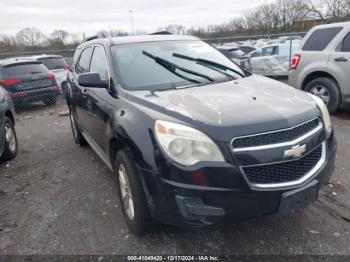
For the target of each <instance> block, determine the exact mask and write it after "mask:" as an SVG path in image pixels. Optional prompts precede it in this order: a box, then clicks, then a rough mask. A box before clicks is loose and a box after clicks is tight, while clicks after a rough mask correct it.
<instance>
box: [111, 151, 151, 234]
mask: <svg viewBox="0 0 350 262" xmlns="http://www.w3.org/2000/svg"><path fill="white" fill-rule="evenodd" d="M114 166H115V170H114V172H115V174H116V177H117V188H118V197H119V201H120V204H121V207H122V211H123V215H124V219H125V222H126V224H127V225H128V228H129V230H130V231H131V232H132V233H133V234H134V235H135V236H142V235H144V234H146V233H151V232H154V230H155V226H156V224H157V223H156V222H155V220H154V219H153V218H152V217H151V214H150V212H149V208H148V204H147V201H146V196H145V193H144V190H143V188H142V182H141V179H140V174H139V171H138V169H137V167H136V165H135V162H134V158H133V156H132V154H131V153H130V151H129V150H128V149H122V150H120V151H119V152H118V153H117V156H116V160H115V165H114ZM123 177H124V178H123ZM123 181H124V182H123ZM123 184H124V185H127V184H129V185H128V186H126V187H125V188H128V189H127V190H126V191H127V194H129V195H128V196H126V195H125V191H123ZM130 192H131V194H130ZM130 199H131V201H132V206H133V208H132V209H133V212H131V211H130V209H131V208H130V206H131V205H130V201H129V200H130Z"/></svg>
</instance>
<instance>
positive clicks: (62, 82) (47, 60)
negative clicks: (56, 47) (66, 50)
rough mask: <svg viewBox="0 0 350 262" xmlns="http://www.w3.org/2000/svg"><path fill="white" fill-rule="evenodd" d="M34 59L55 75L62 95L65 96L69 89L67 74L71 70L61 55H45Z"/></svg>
mask: <svg viewBox="0 0 350 262" xmlns="http://www.w3.org/2000/svg"><path fill="white" fill-rule="evenodd" d="M32 58H33V59H35V60H37V61H40V62H42V63H43V64H44V65H45V66H46V67H47V68H48V69H49V70H50V72H51V73H52V74H54V75H55V78H56V82H57V85H58V87H59V88H60V91H61V94H62V95H65V92H66V88H67V72H68V70H69V68H70V67H69V65H68V63H67V62H66V60H65V59H64V58H63V57H62V56H60V55H45V54H44V55H39V56H33V57H32Z"/></svg>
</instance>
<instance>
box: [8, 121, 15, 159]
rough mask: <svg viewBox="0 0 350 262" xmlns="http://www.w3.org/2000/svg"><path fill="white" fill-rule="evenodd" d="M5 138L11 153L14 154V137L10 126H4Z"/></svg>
mask: <svg viewBox="0 0 350 262" xmlns="http://www.w3.org/2000/svg"><path fill="white" fill-rule="evenodd" d="M5 138H6V142H7V144H8V145H9V149H10V151H11V152H12V153H14V152H16V136H15V133H14V131H13V129H12V127H11V125H10V124H8V123H6V124H5Z"/></svg>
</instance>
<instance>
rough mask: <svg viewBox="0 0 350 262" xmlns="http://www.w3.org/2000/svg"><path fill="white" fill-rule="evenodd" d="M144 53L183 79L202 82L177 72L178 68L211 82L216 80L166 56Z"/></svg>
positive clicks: (143, 52)
mask: <svg viewBox="0 0 350 262" xmlns="http://www.w3.org/2000/svg"><path fill="white" fill-rule="evenodd" d="M142 54H144V55H145V56H148V57H149V58H151V59H153V60H154V61H155V62H156V63H158V64H159V65H161V66H163V67H164V68H165V69H167V70H169V71H170V72H172V73H173V74H175V75H177V76H179V77H181V78H183V79H186V80H188V81H191V82H194V83H197V84H201V82H200V81H197V80H194V79H191V78H188V77H186V76H184V75H181V74H179V73H177V72H176V69H178V70H181V71H183V72H186V73H188V74H191V75H196V76H199V77H202V78H205V79H207V80H209V81H210V82H215V80H214V79H212V78H211V77H210V76H207V75H204V74H202V73H199V72H196V71H192V70H190V69H187V68H184V67H182V66H179V65H177V64H174V63H172V62H170V61H168V60H166V59H164V58H161V57H159V56H154V55H152V54H150V53H148V52H147V51H145V50H143V51H142Z"/></svg>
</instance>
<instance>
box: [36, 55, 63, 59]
mask: <svg viewBox="0 0 350 262" xmlns="http://www.w3.org/2000/svg"><path fill="white" fill-rule="evenodd" d="M32 58H33V59H35V60H37V59H45V58H63V56H60V55H47V54H42V55H36V56H32Z"/></svg>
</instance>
